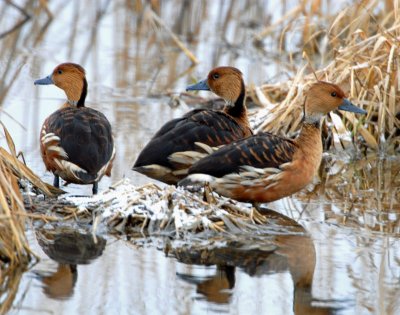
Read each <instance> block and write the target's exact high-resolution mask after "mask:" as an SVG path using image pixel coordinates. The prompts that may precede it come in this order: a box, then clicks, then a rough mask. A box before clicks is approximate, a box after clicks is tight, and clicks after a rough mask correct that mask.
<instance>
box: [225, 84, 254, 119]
mask: <svg viewBox="0 0 400 315" xmlns="http://www.w3.org/2000/svg"><path fill="white" fill-rule="evenodd" d="M245 101H246V87H245V85H244V82H243V81H242V83H241V89H240V94H239V97H238V98H237V99H236V101H235V102H234V103H233V104H232V105H228V106H225V109H224V111H225V113H227V114H228V115H230V116H232V117H233V118H234V119H235V120H238V121H240V122H243V123H246V124H248V122H247V121H248V120H247V109H246V104H245Z"/></svg>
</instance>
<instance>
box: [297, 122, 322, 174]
mask: <svg viewBox="0 0 400 315" xmlns="http://www.w3.org/2000/svg"><path fill="white" fill-rule="evenodd" d="M295 141H296V143H297V145H298V146H299V149H300V150H302V151H303V153H304V156H305V157H306V159H307V162H308V163H311V164H312V165H313V166H314V171H315V172H316V171H317V170H318V168H319V165H320V164H321V158H322V139H321V127H320V122H319V121H318V122H316V121H314V122H306V121H305V122H303V126H302V128H301V131H300V134H299V135H298V136H297V138H296V140H295Z"/></svg>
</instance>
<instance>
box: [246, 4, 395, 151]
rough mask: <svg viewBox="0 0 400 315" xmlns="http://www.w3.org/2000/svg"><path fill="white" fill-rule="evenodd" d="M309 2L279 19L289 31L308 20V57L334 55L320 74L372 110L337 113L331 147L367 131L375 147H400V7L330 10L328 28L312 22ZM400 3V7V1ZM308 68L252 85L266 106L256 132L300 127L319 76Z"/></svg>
mask: <svg viewBox="0 0 400 315" xmlns="http://www.w3.org/2000/svg"><path fill="white" fill-rule="evenodd" d="M309 2H310V1H303V2H302V3H303V4H302V5H303V7H302V9H301V10H300V9H299V8H295V9H294V10H292V11H290V12H289V13H288V15H290V20H289V21H288V20H285V19H281V20H279V21H278V22H277V24H279V25H281V26H284V29H285V32H288V30H289V29H290V28H291V27H293V25H292V24H291V23H292V22H291V21H292V20H296V22H297V23H300V22H299V21H304V25H303V32H302V37H303V39H302V44H303V52H304V53H303V54H304V56H305V57H308V58H309V59H310V60H311V62H315V63H316V62H317V61H318V59H319V58H321V60H332V61H331V62H329V63H328V64H327V65H326V66H324V67H322V68H321V69H320V70H318V71H316V72H315V75H316V76H317V78H318V79H319V80H325V81H330V82H333V83H336V84H338V85H340V86H341V87H342V88H343V89H344V90H345V91H346V92H347V93H348V96H349V98H350V99H351V100H352V101H353V102H354V103H355V104H357V105H358V106H360V107H362V108H364V109H365V110H367V111H368V115H367V116H366V117H359V116H357V118H356V117H355V116H354V115H353V114H348V113H345V114H343V115H342V116H337V115H336V114H331V115H330V116H329V117H328V118H327V119H326V123H328V124H329V125H331V126H332V127H333V128H331V130H332V134H333V135H332V137H330V139H332V140H330V143H327V144H326V147H327V148H330V147H334V148H336V149H344V148H348V147H349V146H350V147H352V146H353V144H355V141H356V140H357V138H358V136H361V138H362V139H363V142H362V144H363V145H365V146H367V147H369V148H372V149H375V150H376V149H384V150H387V149H393V148H398V147H399V144H400V138H399V136H400V133H399V128H400V121H399V116H400V106H399V105H398V104H400V102H399V101H400V99H399V95H398V91H399V78H400V73H399V63H400V59H399V37H398V36H399V34H400V16H399V14H398V9H397V10H394V11H386V12H385V11H384V10H383V8H382V6H381V5H380V4H379V1H370V2H365V3H366V4H365V3H364V2H363V3H358V4H354V5H352V6H349V7H347V8H345V9H344V10H343V11H342V12H341V13H340V14H338V15H337V16H326V15H325V16H324V18H325V19H327V20H328V21H329V23H328V25H327V27H326V29H323V28H321V29H318V28H317V27H315V25H314V24H312V23H311V22H309V21H311V20H315V19H318V18H319V17H318V15H317V13H315V12H314V11H315V10H311V9H309V10H308V9H307V8H308V6H307V4H309ZM367 5H368V6H367ZM396 5H397V6H398V2H397V1H396ZM375 11H378V12H377V13H375ZM372 12H374V14H373V13H372ZM296 14H297V19H296V18H295V15H296ZM285 23H287V24H285ZM325 24H326V23H325ZM276 26H277V25H273V26H270V27H268V28H267V29H265V30H264V31H263V32H261V33H259V34H257V35H256V37H255V38H256V40H260V39H261V38H263V37H264V36H267V35H269V34H271V33H273V27H276ZM298 29H301V28H300V27H298ZM312 30H313V32H312ZM281 36H282V35H281ZM311 43H312V45H311ZM323 43H327V44H326V47H327V48H326V47H325V48H324V47H323ZM310 45H311V46H315V47H317V48H316V49H317V50H318V51H312V52H310V50H309V48H310ZM310 56H312V57H310ZM308 67H309V64H306V65H304V66H303V67H301V68H299V69H298V71H297V74H296V75H295V76H294V77H293V78H292V79H291V80H290V81H288V82H284V83H278V84H265V85H263V86H261V87H255V88H254V87H253V88H251V89H250V91H249V94H250V95H251V98H252V100H253V101H255V102H256V103H258V104H259V105H262V106H263V107H264V109H262V110H260V111H259V112H258V113H257V114H256V115H254V116H253V118H252V119H253V124H254V126H255V129H256V131H260V130H264V131H271V132H275V133H283V134H288V133H289V134H290V133H293V132H295V131H297V130H298V129H299V127H300V123H301V117H302V110H303V103H304V96H303V95H304V93H303V92H304V91H305V90H306V89H307V87H308V86H309V84H310V83H312V82H314V81H315V75H314V74H313V73H312V74H306V72H307V69H308ZM260 91H262V92H263V93H260Z"/></svg>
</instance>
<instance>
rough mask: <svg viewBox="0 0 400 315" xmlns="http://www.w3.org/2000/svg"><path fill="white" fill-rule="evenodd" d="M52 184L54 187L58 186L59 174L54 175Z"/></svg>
mask: <svg viewBox="0 0 400 315" xmlns="http://www.w3.org/2000/svg"><path fill="white" fill-rule="evenodd" d="M53 186H54V187H56V188H60V176H58V175H54V181H53Z"/></svg>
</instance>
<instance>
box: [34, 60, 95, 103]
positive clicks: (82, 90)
mask: <svg viewBox="0 0 400 315" xmlns="http://www.w3.org/2000/svg"><path fill="white" fill-rule="evenodd" d="M35 84H36V85H48V84H54V85H56V86H57V87H59V88H60V89H62V90H64V92H65V94H66V95H67V98H68V102H69V103H70V104H75V105H77V106H78V107H79V106H84V102H85V97H86V93H87V81H86V76H85V70H84V69H83V68H82V67H81V66H80V65H78V64H76V63H69V62H68V63H62V64H60V65H58V66H57V67H56V68H55V69H54V70H53V72H52V73H51V74H50V75H49V76H47V77H45V78H43V79H40V80H36V81H35Z"/></svg>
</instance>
